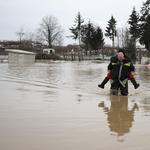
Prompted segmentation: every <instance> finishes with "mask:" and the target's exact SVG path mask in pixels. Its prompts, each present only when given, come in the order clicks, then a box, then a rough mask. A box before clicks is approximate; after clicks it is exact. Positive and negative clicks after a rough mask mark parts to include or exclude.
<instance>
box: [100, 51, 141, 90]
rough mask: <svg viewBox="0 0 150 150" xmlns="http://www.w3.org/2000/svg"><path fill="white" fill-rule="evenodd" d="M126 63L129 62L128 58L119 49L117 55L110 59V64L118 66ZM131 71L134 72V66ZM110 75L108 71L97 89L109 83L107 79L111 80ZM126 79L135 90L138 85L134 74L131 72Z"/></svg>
mask: <svg viewBox="0 0 150 150" xmlns="http://www.w3.org/2000/svg"><path fill="white" fill-rule="evenodd" d="M128 62H131V60H130V58H129V57H128V56H126V55H125V54H124V50H123V49H120V50H119V53H118V55H117V56H116V57H112V58H111V63H114V64H115V63H117V64H118V65H119V64H122V65H123V64H126V63H128ZM132 68H133V69H132V71H134V66H133V67H132ZM111 74H112V71H111V70H109V71H108V74H107V76H106V77H105V79H104V80H103V81H102V83H101V84H99V85H98V87H100V88H102V89H104V85H105V84H106V83H107V82H108V81H109V79H110V78H111ZM128 78H129V79H130V81H131V82H132V84H133V85H134V88H135V89H137V88H138V87H139V86H140V85H139V84H138V83H137V82H136V80H135V78H134V74H133V72H129V75H128Z"/></svg>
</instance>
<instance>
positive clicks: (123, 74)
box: [98, 49, 139, 96]
mask: <svg viewBox="0 0 150 150" xmlns="http://www.w3.org/2000/svg"><path fill="white" fill-rule="evenodd" d="M109 79H110V83H111V95H117V94H118V90H120V91H121V95H123V96H127V95H128V79H130V80H131V82H132V83H133V85H134V88H135V89H137V88H138V87H139V84H137V82H136V81H135V79H134V66H133V64H132V62H131V59H130V58H129V57H128V56H127V55H125V53H124V49H120V50H119V53H118V55H117V56H114V57H111V62H110V63H109V65H108V75H107V77H106V78H105V79H104V80H103V82H102V83H101V84H99V85H98V87H100V88H104V85H105V84H106V83H107V82H108V80H109Z"/></svg>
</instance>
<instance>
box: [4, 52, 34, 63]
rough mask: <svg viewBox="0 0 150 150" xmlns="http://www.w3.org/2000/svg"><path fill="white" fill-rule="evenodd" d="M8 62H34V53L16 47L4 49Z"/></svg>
mask: <svg viewBox="0 0 150 150" xmlns="http://www.w3.org/2000/svg"><path fill="white" fill-rule="evenodd" d="M5 51H7V52H8V62H9V63H34V62H35V55H36V53H33V52H28V51H24V50H17V49H5Z"/></svg>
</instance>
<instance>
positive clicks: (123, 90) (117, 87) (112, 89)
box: [110, 81, 128, 96]
mask: <svg viewBox="0 0 150 150" xmlns="http://www.w3.org/2000/svg"><path fill="white" fill-rule="evenodd" d="M124 85H125V87H124V86H122V84H121V83H120V82H119V81H115V82H113V83H112V84H111V87H110V94H111V95H118V91H119V90H120V93H121V95H122V96H127V95H128V82H126V84H124Z"/></svg>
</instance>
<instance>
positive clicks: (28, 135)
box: [0, 61, 150, 150]
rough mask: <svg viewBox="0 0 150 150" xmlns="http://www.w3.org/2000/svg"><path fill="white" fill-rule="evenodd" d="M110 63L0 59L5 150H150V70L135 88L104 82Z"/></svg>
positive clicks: (0, 147)
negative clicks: (122, 91)
mask: <svg viewBox="0 0 150 150" xmlns="http://www.w3.org/2000/svg"><path fill="white" fill-rule="evenodd" d="M107 65H108V62H102V63H94V62H90V61H83V62H63V61H62V62H61V61H55V62H49V61H46V62H44V63H43V62H42V63H41V62H36V63H34V64H9V63H0V150H110V149H111V150H117V149H119V150H149V148H150V142H149V141H150V69H149V68H147V66H146V65H141V64H135V68H136V70H135V78H136V80H137V82H139V83H140V87H139V88H138V89H136V90H135V89H134V88H133V85H132V84H131V82H130V81H129V95H128V96H127V97H123V96H110V95H109V88H110V83H109V82H108V83H107V84H106V86H105V89H100V88H98V86H97V85H98V84H99V83H100V82H101V81H102V80H103V79H104V77H105V76H106V74H107Z"/></svg>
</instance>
